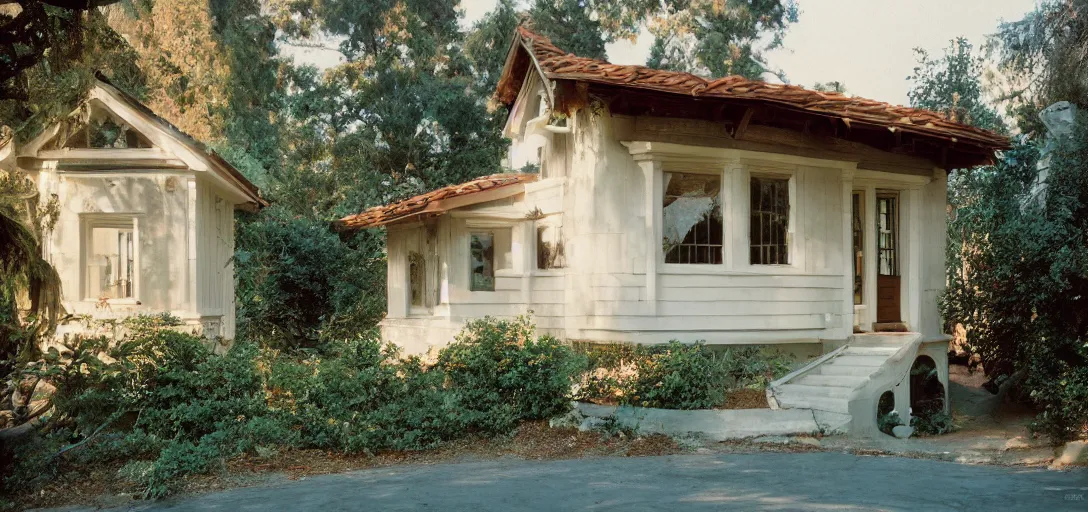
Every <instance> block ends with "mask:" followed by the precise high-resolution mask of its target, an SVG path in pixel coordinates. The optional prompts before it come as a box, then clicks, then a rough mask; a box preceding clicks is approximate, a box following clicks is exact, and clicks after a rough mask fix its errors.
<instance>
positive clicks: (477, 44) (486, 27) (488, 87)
mask: <svg viewBox="0 0 1088 512" xmlns="http://www.w3.org/2000/svg"><path fill="white" fill-rule="evenodd" d="M524 17H525V15H524V14H522V13H519V12H518V11H517V9H516V7H515V5H514V0H499V2H498V4H497V5H496V6H495V8H494V9H493V10H491V12H489V13H487V14H486V15H485V16H484V17H483V18H482V19H480V20H478V21H476V23H475V24H474V25H473V26H472V30H470V31H469V33H468V35H467V36H465V54H466V55H467V56H468V58H469V60H471V61H472V66H473V71H474V73H475V75H476V77H477V79H478V84H477V85H478V87H479V89H480V90H481V91H494V90H495V86H496V85H497V84H498V82H499V76H501V75H502V67H503V65H504V64H506V50H507V49H508V48H509V45H510V40H511V38H512V37H513V36H512V34H513V33H514V29H515V28H516V27H517V26H518V23H520V22H521V21H522V19H523V18H524Z"/></svg>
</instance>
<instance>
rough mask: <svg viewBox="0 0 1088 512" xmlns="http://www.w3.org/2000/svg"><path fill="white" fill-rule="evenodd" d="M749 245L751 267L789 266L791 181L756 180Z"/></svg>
mask: <svg viewBox="0 0 1088 512" xmlns="http://www.w3.org/2000/svg"><path fill="white" fill-rule="evenodd" d="M751 195H752V205H751V219H750V221H751V223H750V224H749V229H750V233H749V243H750V252H751V258H750V262H751V264H752V265H788V264H789V262H790V258H789V256H790V255H789V227H790V180H789V178H770V177H756V176H753V177H752V180H751Z"/></svg>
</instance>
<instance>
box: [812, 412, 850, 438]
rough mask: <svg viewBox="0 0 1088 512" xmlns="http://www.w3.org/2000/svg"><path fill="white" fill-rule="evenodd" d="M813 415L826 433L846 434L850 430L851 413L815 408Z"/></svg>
mask: <svg viewBox="0 0 1088 512" xmlns="http://www.w3.org/2000/svg"><path fill="white" fill-rule="evenodd" d="M812 416H813V418H815V419H816V424H817V425H819V427H820V430H821V431H823V433H824V434H845V433H847V432H849V431H850V419H851V417H850V415H849V414H842V413H838V412H827V411H819V410H814V411H812Z"/></svg>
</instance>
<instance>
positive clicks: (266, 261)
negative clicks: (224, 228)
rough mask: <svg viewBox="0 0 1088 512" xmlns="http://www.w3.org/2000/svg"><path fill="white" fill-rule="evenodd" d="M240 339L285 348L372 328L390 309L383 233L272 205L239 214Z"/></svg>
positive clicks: (237, 256)
mask: <svg viewBox="0 0 1088 512" xmlns="http://www.w3.org/2000/svg"><path fill="white" fill-rule="evenodd" d="M236 239H237V240H236V244H237V250H236V251H235V255H234V262H235V271H236V273H237V275H238V301H237V302H238V337H239V339H247V340H252V341H259V342H260V343H261V344H262V345H263V346H273V347H278V348H298V347H315V346H317V345H319V344H320V341H321V340H322V339H324V338H325V337H326V336H331V337H332V338H335V337H350V336H352V335H354V333H357V332H362V331H366V330H368V329H370V328H372V327H373V326H374V325H375V324H376V323H377V321H378V320H380V319H381V315H382V313H383V312H384V311H385V259H384V257H383V251H382V248H383V241H382V236H381V234H380V233H372V232H370V231H368V230H362V231H360V232H358V233H351V234H348V233H344V234H338V233H335V232H333V231H332V230H331V229H330V227H329V223H328V222H327V221H325V220H322V219H317V218H312V217H306V216H300V215H294V214H292V213H290V212H288V211H287V210H286V209H284V208H283V207H282V206H277V205H275V204H273V205H272V206H271V207H269V208H265V209H263V210H261V211H260V212H258V213H254V214H245V215H242V216H241V217H240V219H239V222H238V226H237V236H236Z"/></svg>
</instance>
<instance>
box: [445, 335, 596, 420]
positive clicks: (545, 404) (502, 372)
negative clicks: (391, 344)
mask: <svg viewBox="0 0 1088 512" xmlns="http://www.w3.org/2000/svg"><path fill="white" fill-rule="evenodd" d="M437 368H439V369H441V370H442V371H444V372H445V375H446V378H447V381H448V386H449V387H450V388H451V390H452V391H454V395H453V397H454V399H455V400H456V402H457V404H458V406H459V408H460V409H462V410H463V411H464V414H465V415H466V418H465V419H466V426H469V427H472V428H474V429H478V430H480V431H483V432H492V433H497V432H505V431H509V430H510V429H512V428H513V427H514V426H515V425H516V424H517V422H518V421H521V420H533V419H543V418H549V417H552V416H556V415H559V414H563V413H565V412H567V411H568V410H570V400H571V396H570V388H571V384H572V383H573V379H574V377H575V375H577V373H578V371H579V370H580V368H581V360H580V358H578V357H577V355H576V354H575V352H574V351H573V350H572V349H571V348H570V347H568V346H565V345H563V344H562V343H560V342H559V341H558V340H556V339H555V338H553V337H551V336H540V337H539V338H538V337H536V336H535V333H534V329H533V325H532V323H531V321H530V320H529V318H527V317H522V318H519V319H517V320H495V319H492V318H484V319H482V320H476V321H473V322H470V323H469V324H468V325H467V326H466V327H465V329H464V330H463V331H461V333H460V334H459V335H458V336H457V339H456V340H455V341H454V342H453V343H452V344H450V345H449V346H447V347H445V348H444V349H442V351H441V352H440V353H439V356H438V364H437Z"/></svg>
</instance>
